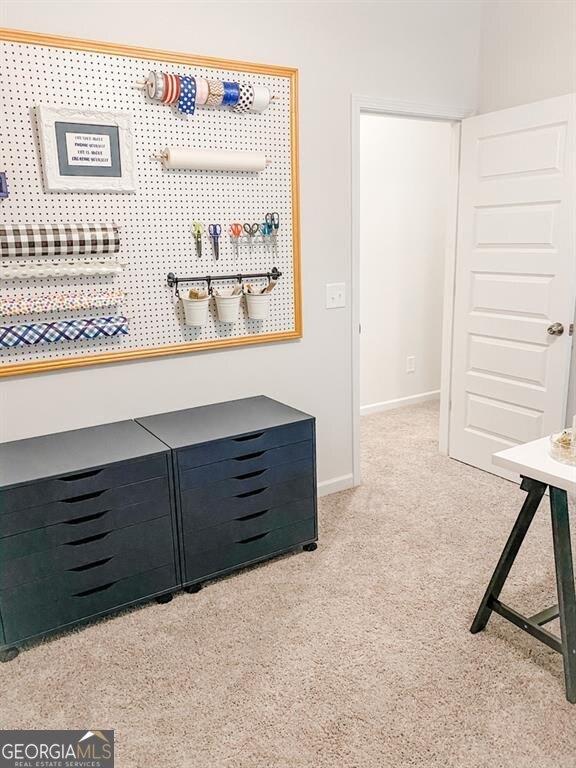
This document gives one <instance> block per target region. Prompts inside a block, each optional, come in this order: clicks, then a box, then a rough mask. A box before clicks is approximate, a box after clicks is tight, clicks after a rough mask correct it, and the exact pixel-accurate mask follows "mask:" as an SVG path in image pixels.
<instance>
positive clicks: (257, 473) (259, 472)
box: [234, 469, 268, 480]
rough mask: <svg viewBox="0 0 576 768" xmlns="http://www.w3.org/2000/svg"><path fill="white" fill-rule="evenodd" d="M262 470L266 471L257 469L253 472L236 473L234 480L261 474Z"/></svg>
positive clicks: (263, 470) (264, 470) (265, 470)
mask: <svg viewBox="0 0 576 768" xmlns="http://www.w3.org/2000/svg"><path fill="white" fill-rule="evenodd" d="M264 472H268V470H267V469H257V470H256V471H254V472H247V473H246V474H245V475H236V477H235V478H234V480H248V478H250V477H258V476H259V475H263V474H264Z"/></svg>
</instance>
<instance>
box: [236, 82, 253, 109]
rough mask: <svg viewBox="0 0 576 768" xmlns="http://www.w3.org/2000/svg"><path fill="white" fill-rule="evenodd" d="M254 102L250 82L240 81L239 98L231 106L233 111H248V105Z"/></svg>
mask: <svg viewBox="0 0 576 768" xmlns="http://www.w3.org/2000/svg"><path fill="white" fill-rule="evenodd" d="M253 102H254V88H252V86H251V85H250V83H240V98H239V99H238V104H236V106H235V107H232V111H233V112H250V107H251V106H252V103H253Z"/></svg>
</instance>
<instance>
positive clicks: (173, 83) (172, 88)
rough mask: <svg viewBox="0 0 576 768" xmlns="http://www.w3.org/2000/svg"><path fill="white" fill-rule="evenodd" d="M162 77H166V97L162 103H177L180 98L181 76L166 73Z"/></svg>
mask: <svg viewBox="0 0 576 768" xmlns="http://www.w3.org/2000/svg"><path fill="white" fill-rule="evenodd" d="M162 77H163V78H164V97H163V98H162V103H163V104H176V103H177V102H178V100H179V98H180V76H179V75H167V74H164V75H163V76H162Z"/></svg>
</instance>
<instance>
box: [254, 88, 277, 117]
mask: <svg viewBox="0 0 576 768" xmlns="http://www.w3.org/2000/svg"><path fill="white" fill-rule="evenodd" d="M252 94H253V95H252V104H251V105H250V112H264V110H265V109H267V108H268V107H269V106H270V102H271V101H272V96H271V94H270V90H269V89H268V88H266V87H265V86H263V85H253V86H252Z"/></svg>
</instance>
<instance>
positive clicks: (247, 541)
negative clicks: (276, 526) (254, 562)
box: [236, 531, 270, 544]
mask: <svg viewBox="0 0 576 768" xmlns="http://www.w3.org/2000/svg"><path fill="white" fill-rule="evenodd" d="M269 533H270V531H266V533H259V534H257V535H256V536H250V538H249V539H240V541H237V542H236V544H250V542H251V541H258V539H263V538H264V536H268V534H269Z"/></svg>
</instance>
